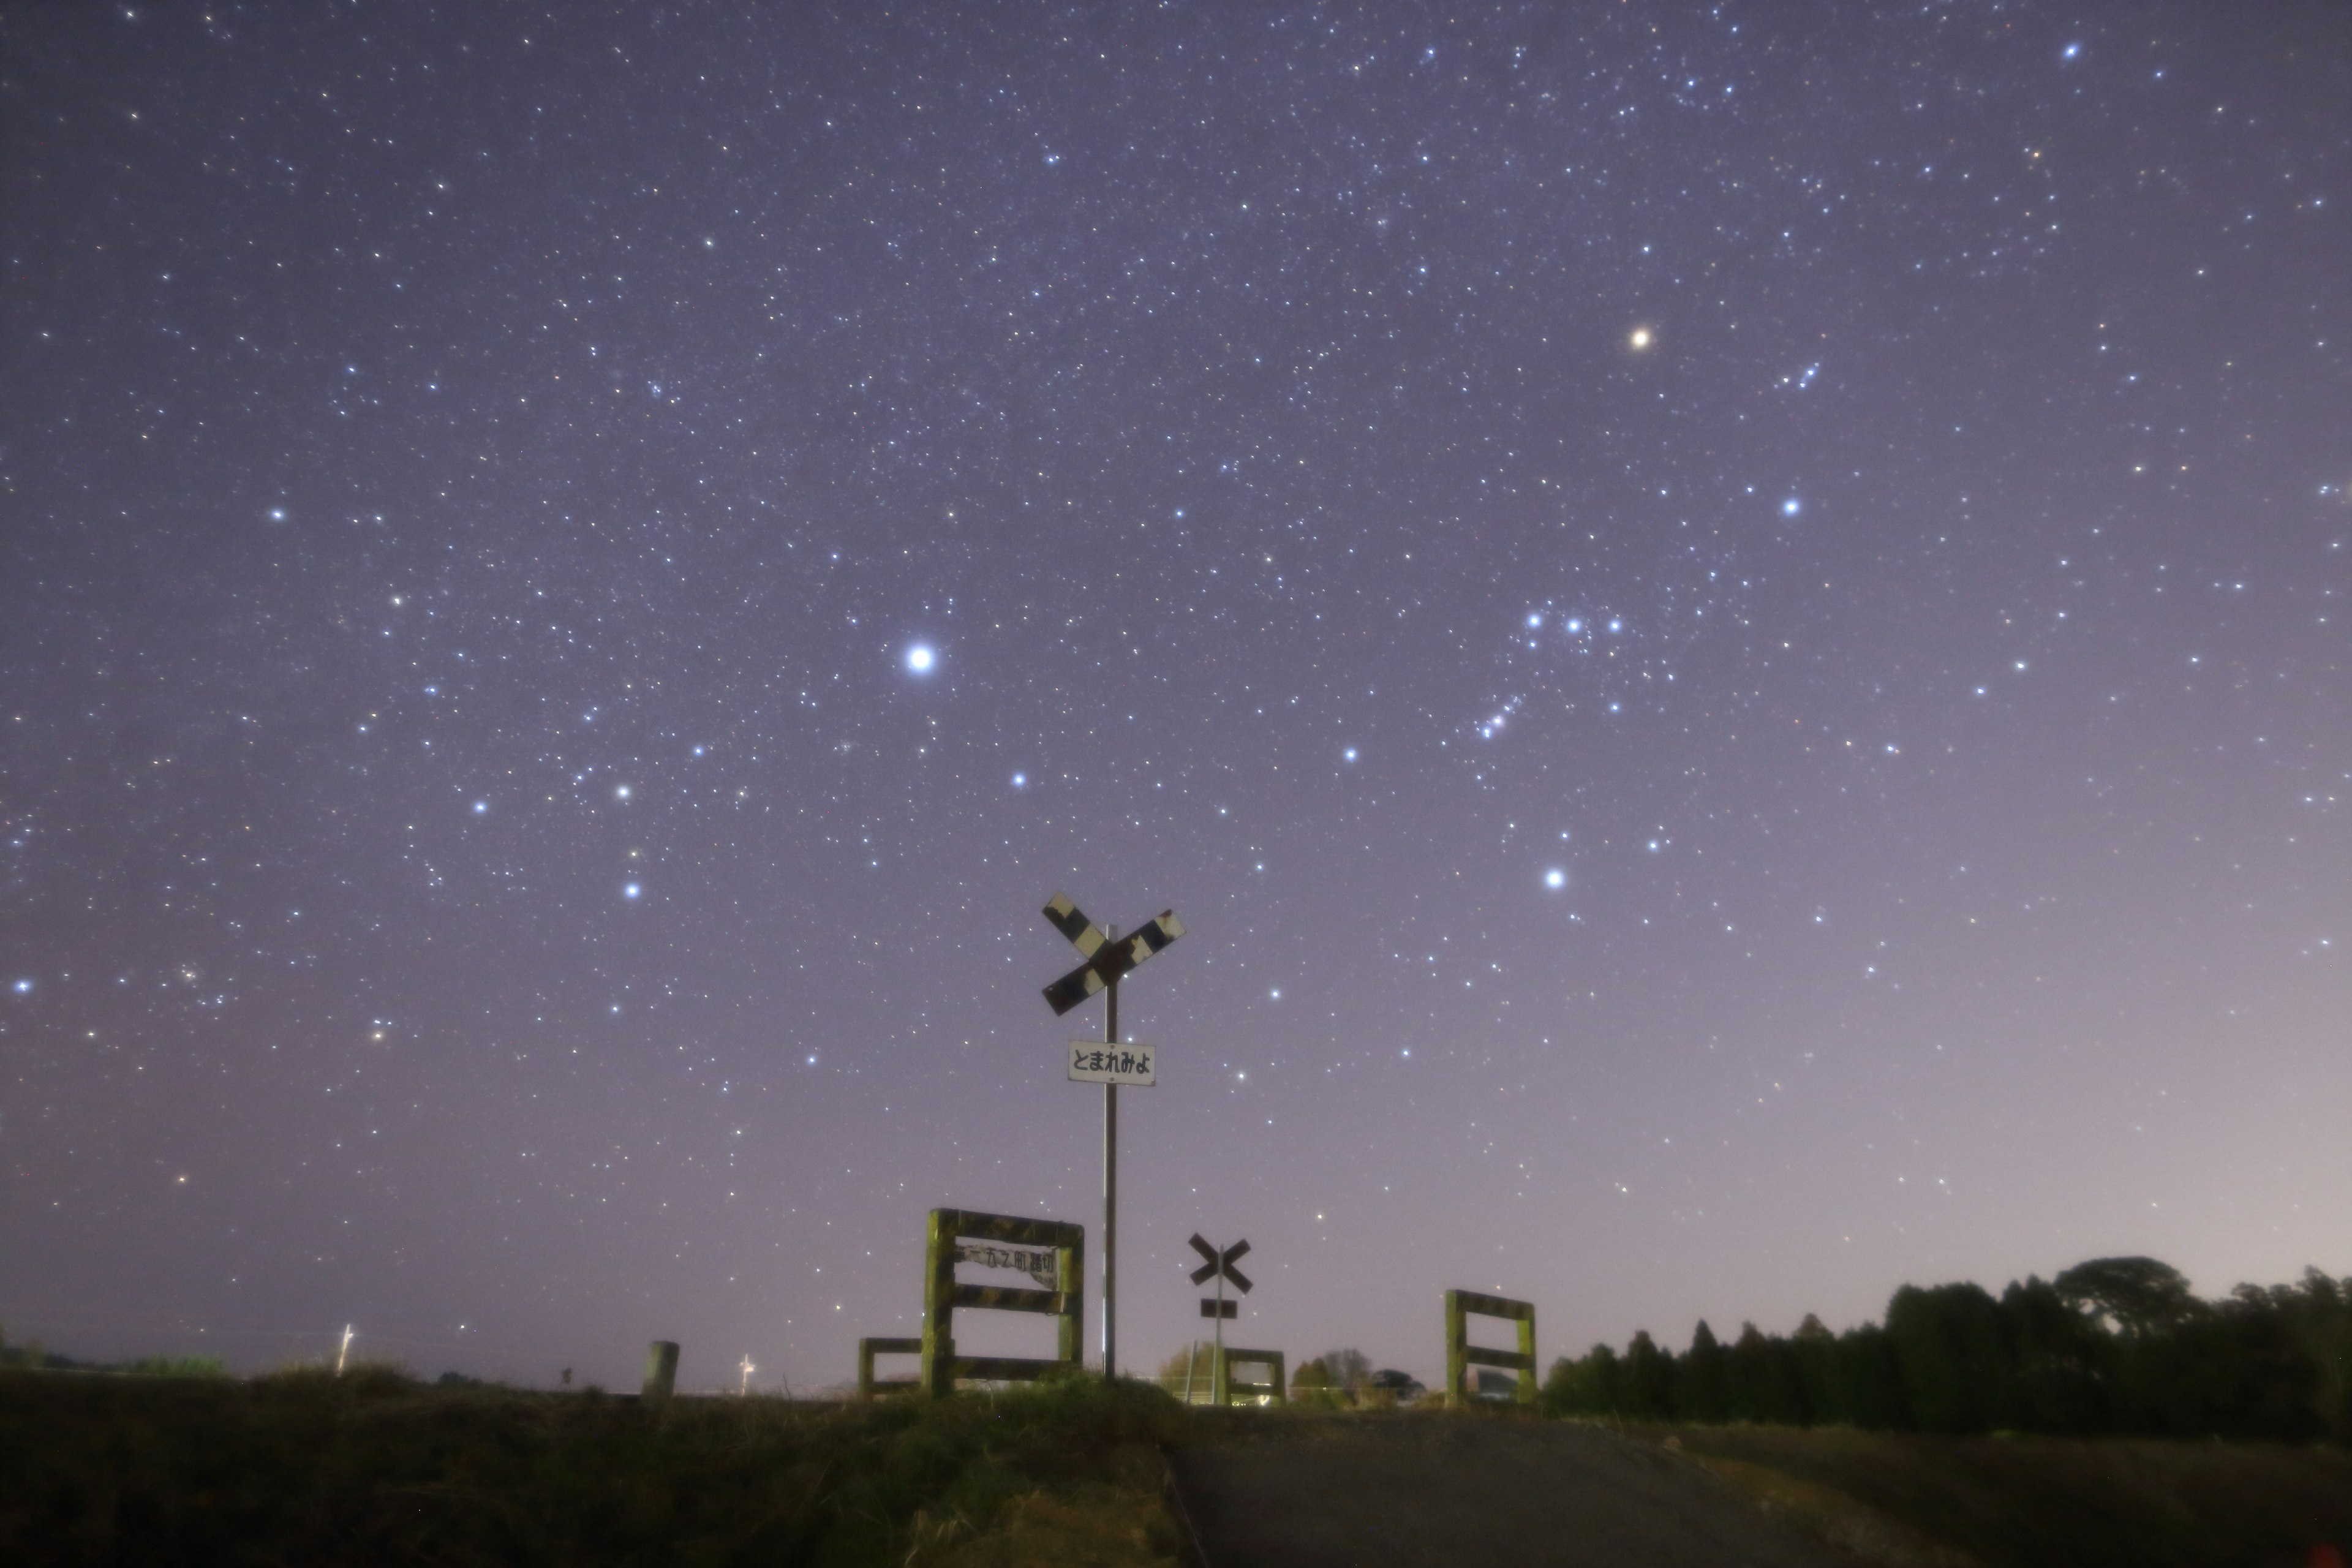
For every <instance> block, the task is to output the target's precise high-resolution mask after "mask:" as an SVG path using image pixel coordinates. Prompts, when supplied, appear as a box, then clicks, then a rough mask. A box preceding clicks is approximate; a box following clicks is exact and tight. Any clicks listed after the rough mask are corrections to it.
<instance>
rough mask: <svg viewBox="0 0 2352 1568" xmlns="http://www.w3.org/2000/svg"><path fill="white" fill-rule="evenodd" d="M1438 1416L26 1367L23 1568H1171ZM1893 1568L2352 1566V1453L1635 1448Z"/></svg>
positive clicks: (1814, 1444) (15, 1379)
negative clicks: (1229, 1467)
mask: <svg viewBox="0 0 2352 1568" xmlns="http://www.w3.org/2000/svg"><path fill="white" fill-rule="evenodd" d="M1536 1419H1537V1418H1536V1417H1534V1416H1533V1415H1530V1414H1528V1413H1523V1412H1517V1411H1511V1410H1494V1409H1489V1410H1486V1411H1481V1412H1474V1413H1465V1414H1447V1413H1438V1412H1384V1413H1376V1412H1366V1413H1361V1414H1356V1415H1336V1414H1334V1413H1330V1412H1323V1413H1319V1414H1317V1413H1309V1412H1303V1411H1302V1412H1288V1413H1286V1412H1279V1411H1253V1410H1231V1411H1213V1410H1208V1409H1194V1410H1186V1409H1184V1408H1183V1407H1182V1406H1181V1405H1178V1404H1177V1403H1176V1402H1175V1401H1173V1400H1172V1399H1170V1398H1168V1397H1167V1396H1165V1395H1164V1394H1161V1393H1160V1391H1159V1390H1157V1389H1155V1388H1152V1387H1150V1386H1149V1385H1147V1384H1129V1385H1125V1386H1122V1387H1119V1388H1115V1389H1106V1388H1104V1387H1103V1386H1101V1385H1100V1384H1097V1383H1094V1382H1091V1381H1081V1382H1073V1383H1069V1384H1058V1385H1049V1386H1045V1387H1042V1388H1037V1389H1034V1390H1025V1391H1022V1392H1018V1393H1013V1394H1005V1395H1003V1396H999V1397H994V1398H986V1397H978V1396H974V1397H967V1398H961V1399H957V1400H953V1401H948V1402H944V1403H937V1404H934V1403H930V1402H925V1401H918V1400H891V1401H886V1402H883V1403H880V1404H877V1405H871V1406H854V1405H853V1406H841V1405H820V1404H814V1403H790V1402H786V1401H783V1400H777V1399H762V1398H758V1397H754V1398H751V1399H724V1398H686V1397H681V1398H679V1399H677V1400H676V1401H674V1402H673V1403H672V1405H670V1407H669V1408H668V1410H667V1412H665V1413H662V1414H659V1415H656V1414H655V1413H653V1412H651V1411H648V1410H646V1409H645V1408H642V1407H641V1406H640V1405H638V1404H637V1402H636V1401H635V1400H634V1399H623V1398H614V1397H610V1396H607V1395H604V1394H595V1393H585V1394H536V1393H524V1392H520V1391H515V1390H508V1389H499V1388H441V1387H433V1386H428V1385H425V1384H419V1383H416V1382H414V1381H412V1380H410V1379H407V1378H404V1377H401V1376H399V1375H397V1374H395V1373H389V1372H385V1371H383V1370H380V1369H369V1370H362V1371H354V1372H353V1373H352V1374H351V1375H349V1376H347V1377H344V1378H341V1379H340V1380H339V1379H336V1378H333V1377H331V1376H328V1375H325V1374H323V1373H289V1374H284V1375H280V1376H275V1377H265V1378H259V1379H255V1380H252V1381H242V1380H237V1379H232V1378H224V1377H210V1378H174V1377H152V1376H151V1377H136V1378H134V1377H106V1376H89V1375H72V1374H59V1373H0V1563H10V1564H17V1563H24V1564H42V1563H236V1564H246V1563H250V1564H280V1563H283V1564H296V1563H300V1564H339V1563H349V1564H360V1563H436V1564H476V1563H479V1564H491V1563H498V1564H512V1563H564V1564H575V1563H577V1564H595V1563H694V1564H699V1563H711V1564H719V1563H754V1562H756V1563H809V1564H866V1563H874V1564H880V1563H890V1564H918V1565H919V1564H941V1565H955V1568H1032V1565H1035V1568H1045V1565H1047V1564H1054V1565H1065V1564H1077V1565H1098V1568H1140V1565H1144V1564H1154V1565H1160V1568H1172V1564H1174V1563H1177V1562H1178V1561H1180V1551H1179V1546H1180V1539H1181V1536H1180V1530H1179V1527H1178V1526H1177V1525H1176V1524H1175V1523H1174V1521H1173V1520H1172V1518H1171V1515H1170V1513H1169V1511H1168V1510H1167V1508H1166V1505H1165V1503H1164V1500H1163V1497H1162V1492H1161V1486H1162V1477H1163V1469H1162V1462H1161V1454H1162V1451H1163V1450H1165V1449H1167V1448H1170V1447H1181V1446H1185V1445H1197V1444H1214V1443H1223V1442H1226V1441H1230V1440H1234V1439H1237V1438H1242V1437H1255V1438H1258V1439H1261V1440H1264V1439H1273V1440H1276V1441H1279V1440H1281V1437H1282V1433H1283V1432H1284V1431H1285V1430H1286V1429H1288V1428H1290V1427H1294V1426H1295V1427H1297V1430H1298V1433H1299V1436H1300V1437H1301V1439H1302V1440H1308V1439H1309V1436H1310V1434H1309V1427H1310V1426H1311V1425H1312V1423H1315V1422H1318V1421H1319V1422H1324V1423H1327V1424H1328V1422H1330V1421H1333V1420H1340V1421H1355V1420H1365V1421H1374V1422H1437V1421H1460V1420H1480V1421H1489V1422H1495V1423H1498V1424H1510V1423H1514V1422H1517V1421H1530V1422H1531V1421H1534V1420H1536ZM1621 1430H1623V1431H1624V1432H1625V1433H1626V1435H1628V1436H1633V1437H1636V1438H1638V1439H1641V1440H1643V1441H1645V1442H1648V1443H1654V1444H1658V1445H1660V1446H1663V1447H1672V1448H1675V1449H1677V1450H1679V1451H1680V1452H1681V1453H1682V1454H1683V1455H1684V1456H1685V1458H1688V1459H1689V1460H1691V1461H1692V1462H1694V1463H1696V1464H1697V1465H1700V1466H1702V1467H1704V1468H1707V1469H1708V1470H1710V1471H1712V1472H1713V1473H1714V1474H1715V1475H1716V1476H1717V1478H1718V1479H1721V1480H1722V1481H1724V1482H1725V1483H1727V1485H1729V1486H1730V1487H1731V1488H1732V1489H1734V1490H1735V1491H1737V1492H1738V1493H1739V1494H1741V1495H1742V1496H1744V1497H1745V1498H1747V1499H1748V1501H1749V1503H1750V1504H1751V1505H1753V1506H1755V1507H1757V1508H1759V1509H1760V1510H1763V1511H1765V1512H1767V1513H1769V1514H1771V1515H1774V1516H1776V1517H1778V1518H1780V1519H1781V1520H1783V1521H1786V1522H1789V1523H1790V1524H1793V1525H1794V1526H1796V1527H1797V1528H1799V1529H1801V1530H1802V1531H1806V1532H1808V1533H1811V1534H1812V1535H1815V1536H1817V1537H1819V1538H1822V1539H1824V1540H1827V1541H1829V1542H1832V1544H1834V1545H1837V1546H1839V1547H1840V1548H1842V1549H1843V1550H1844V1551H1845V1552H1848V1553H1850V1554H1851V1555H1852V1556H1853V1558H1854V1559H1855V1560H1856V1561H1858V1562H1861V1563H1874V1564H1880V1565H1882V1568H1971V1565H1976V1568H2044V1565H2049V1568H2056V1565H2058V1564H2070V1565H2071V1564H2081V1563H2132V1564H2135V1565H2145V1568H2204V1565H2207V1564H2210V1565H2214V1568H2221V1565H2222V1564H2278V1565H2280V1568H2289V1565H2293V1568H2307V1565H2309V1564H2312V1563H2318V1562H2326V1558H2325V1557H2316V1558H2315V1556H2314V1555H2313V1548H2314V1547H2315V1545H2317V1544H2319V1543H2322V1542H2326V1543H2329V1544H2331V1545H2332V1546H2333V1547H2334V1548H2335V1549H2336V1551H2338V1552H2344V1551H2346V1549H2347V1548H2348V1547H2352V1454H2347V1452H2345V1451H2344V1450H2342V1449H2336V1448H2323V1447H2303V1448H2297V1447H2285V1446H2273V1445H2261V1444H2220V1443H2173V1442H2158V1441H2147V1440H2137V1439H2067V1438H2048V1437H2019V1438H2001V1437H1959V1438H1948V1437H1927V1436H1907V1435H1901V1434H1889V1433H1864V1432H1854V1431H1850V1430H1843V1429H1833V1428H1832V1429H1815V1430H1797V1429H1791V1428H1785V1427H1773V1426H1643V1427H1631V1428H1621Z"/></svg>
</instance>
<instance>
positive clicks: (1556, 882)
mask: <svg viewBox="0 0 2352 1568" xmlns="http://www.w3.org/2000/svg"><path fill="white" fill-rule="evenodd" d="M1544 886H1545V887H1547V888H1565V887H1567V886H1568V873H1567V872H1565V871H1563V870H1561V869H1559V868H1558V867H1554V868H1552V869H1550V870H1549V871H1546V872H1545V873H1544Z"/></svg>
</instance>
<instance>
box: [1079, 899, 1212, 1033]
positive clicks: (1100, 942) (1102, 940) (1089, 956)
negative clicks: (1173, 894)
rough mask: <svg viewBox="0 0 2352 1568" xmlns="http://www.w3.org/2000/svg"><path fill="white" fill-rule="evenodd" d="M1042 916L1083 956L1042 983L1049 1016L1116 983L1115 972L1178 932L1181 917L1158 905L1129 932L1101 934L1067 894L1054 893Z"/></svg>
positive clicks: (1171, 939)
mask: <svg viewBox="0 0 2352 1568" xmlns="http://www.w3.org/2000/svg"><path fill="white" fill-rule="evenodd" d="M1045 919H1046V920H1047V921H1051V922H1052V923H1053V927H1054V929H1055V931H1060V932H1061V933H1062V935H1063V936H1064V937H1065V938H1066V939H1067V940H1068V942H1069V944H1070V945H1071V946H1072V947H1075V948H1076V949H1077V950H1078V956H1079V957H1080V958H1082V959H1084V960H1085V961H1086V962H1085V963H1081V964H1079V965H1078V966H1077V967H1076V969H1073V970H1071V971H1070V972H1069V973H1067V974H1065V975H1063V976H1062V977H1061V978H1060V979H1059V980H1056V981H1055V982H1054V984H1051V985H1048V986H1046V987H1045V1003H1046V1005H1048V1006H1050V1007H1052V1008H1053V1009H1054V1016H1055V1017H1059V1016H1061V1015H1063V1014H1065V1013H1066V1012H1068V1011H1069V1010H1070V1009H1071V1008H1073V1007H1075V1006H1076V1005H1078V1004H1079V1003H1081V1002H1083V1001H1085V1000H1086V999H1087V998H1088V997H1089V996H1096V995H1099V994H1101V993H1102V990H1103V988H1104V987H1105V986H1108V985H1116V984H1118V981H1119V977H1120V976H1121V975H1124V974H1125V973H1127V972H1128V971H1129V970H1130V969H1133V968H1134V967H1135V966H1136V965H1138V964H1139V963H1142V962H1143V961H1144V960H1145V959H1147V958H1150V956H1151V955H1152V954H1153V953H1155V952H1159V951H1160V949H1161V948H1163V947H1166V946H1167V945H1168V944H1169V943H1170V942H1174V941H1175V940H1176V939H1177V938H1178V937H1180V936H1182V935H1183V934H1184V922H1183V921H1180V920H1178V919H1177V918H1176V911H1175V910H1160V914H1159V917H1158V918H1157V919H1155V920H1153V921H1150V922H1148V923H1147V924H1145V925H1144V926H1143V927H1142V928H1141V929H1140V930H1139V931H1136V933H1135V934H1134V935H1132V936H1123V937H1119V938H1117V939H1116V940H1114V939H1111V938H1108V937H1105V936H1104V935H1103V933H1102V928H1101V927H1099V926H1097V925H1096V924H1095V922H1094V921H1090V920H1088V919H1087V917H1086V912H1085V911H1084V910H1080V909H1079V908H1078V906H1077V905H1076V904H1074V903H1072V902H1071V901H1070V895H1069V894H1067V893H1055V895H1054V897H1053V898H1052V900H1049V901H1048V902H1047V903H1046V905H1045Z"/></svg>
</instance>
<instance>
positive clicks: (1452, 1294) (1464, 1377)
mask: <svg viewBox="0 0 2352 1568" xmlns="http://www.w3.org/2000/svg"><path fill="white" fill-rule="evenodd" d="M1469 1398H1470V1324H1469V1322H1468V1321H1467V1314H1465V1312H1464V1311H1463V1310H1462V1292H1461V1291H1459V1290H1448V1291H1447V1292H1446V1293H1445V1403H1446V1404H1448V1405H1463V1404H1466V1403H1467V1402H1468V1401H1469Z"/></svg>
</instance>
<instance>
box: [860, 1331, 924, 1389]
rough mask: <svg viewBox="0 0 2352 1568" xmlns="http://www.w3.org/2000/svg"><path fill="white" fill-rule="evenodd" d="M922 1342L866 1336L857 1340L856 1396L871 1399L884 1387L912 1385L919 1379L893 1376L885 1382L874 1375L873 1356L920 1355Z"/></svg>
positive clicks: (907, 1386) (906, 1386)
mask: <svg viewBox="0 0 2352 1568" xmlns="http://www.w3.org/2000/svg"><path fill="white" fill-rule="evenodd" d="M922 1353H923V1342H922V1341H921V1340H919V1339H899V1338H896V1337H882V1338H867V1339H862V1340H860V1341H858V1342H857V1397H858V1398H860V1399H871V1398H873V1397H874V1396H875V1395H876V1394H878V1393H880V1392H881V1391H882V1390H883V1389H885V1388H909V1387H913V1386H914V1385H915V1384H916V1383H917V1382H919V1379H908V1378H903V1377H894V1378H892V1379H890V1380H889V1381H888V1382H887V1383H885V1382H883V1381H882V1380H881V1379H879V1378H877V1377H876V1376H875V1375H874V1358H875V1357H876V1356H877V1355H920V1354H922Z"/></svg>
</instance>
